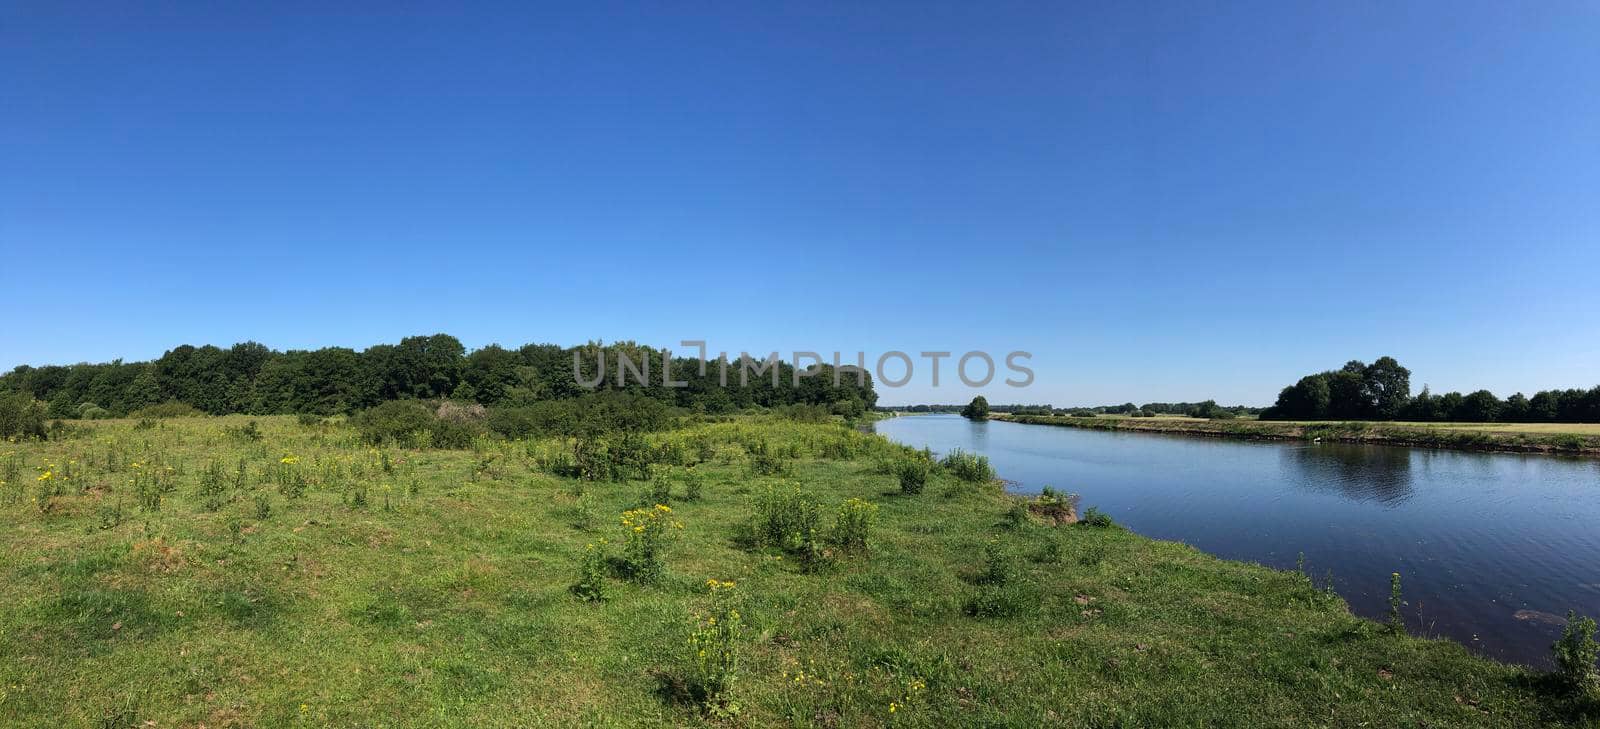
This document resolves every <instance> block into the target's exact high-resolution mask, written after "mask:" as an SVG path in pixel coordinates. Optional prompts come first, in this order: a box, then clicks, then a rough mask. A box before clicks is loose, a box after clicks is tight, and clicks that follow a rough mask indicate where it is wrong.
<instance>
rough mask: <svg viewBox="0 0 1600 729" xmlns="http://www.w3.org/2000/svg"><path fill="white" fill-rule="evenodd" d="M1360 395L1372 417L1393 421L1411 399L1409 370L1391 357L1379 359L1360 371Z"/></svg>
mask: <svg viewBox="0 0 1600 729" xmlns="http://www.w3.org/2000/svg"><path fill="white" fill-rule="evenodd" d="M1361 380H1362V394H1363V396H1364V397H1365V399H1366V401H1367V402H1366V405H1367V407H1368V408H1370V409H1371V413H1372V416H1373V417H1376V418H1379V419H1381V420H1393V419H1395V418H1396V417H1397V416H1399V415H1400V411H1401V409H1403V408H1404V407H1405V405H1406V401H1407V400H1410V399H1411V370H1408V369H1406V368H1405V367H1402V366H1400V362H1399V361H1397V360H1396V359H1395V358H1393V357H1379V358H1378V359H1377V361H1375V362H1373V363H1372V364H1370V365H1367V366H1366V367H1365V368H1364V369H1362V371H1361Z"/></svg>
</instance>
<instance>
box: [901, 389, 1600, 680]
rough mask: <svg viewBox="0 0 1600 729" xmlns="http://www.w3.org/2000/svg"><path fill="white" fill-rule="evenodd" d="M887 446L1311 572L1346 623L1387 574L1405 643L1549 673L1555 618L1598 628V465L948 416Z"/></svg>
mask: <svg viewBox="0 0 1600 729" xmlns="http://www.w3.org/2000/svg"><path fill="white" fill-rule="evenodd" d="M874 427H875V429H876V431H877V432H879V433H882V434H883V435H885V436H887V437H888V438H890V439H891V440H894V441H896V442H899V443H905V444H907V445H911V446H915V447H918V448H922V447H924V446H926V447H929V448H932V449H933V450H934V451H936V452H938V453H941V454H943V453H946V452H948V451H950V450H951V449H953V448H962V449H964V450H968V451H973V452H977V453H980V454H983V455H986V456H988V457H989V459H990V461H991V462H992V463H993V465H994V467H995V470H996V471H997V472H999V474H1000V477H1001V478H1004V479H1007V480H1009V481H1012V482H1014V483H1013V484H1012V489H1013V490H1015V491H1016V492H1019V493H1037V492H1038V491H1039V490H1040V489H1041V488H1043V487H1045V486H1054V487H1056V488H1058V489H1062V490H1066V491H1071V492H1074V493H1077V494H1081V495H1082V497H1083V502H1082V503H1083V506H1098V507H1100V508H1101V509H1102V510H1103V511H1105V512H1107V513H1108V514H1110V515H1111V516H1112V517H1113V518H1115V519H1116V520H1117V521H1118V522H1120V523H1122V524H1125V525H1127V526H1128V527H1129V528H1131V529H1133V530H1134V531H1136V532H1138V533H1140V534H1143V535H1146V536H1150V537H1155V538H1157V539H1171V540H1177V541H1182V542H1186V543H1188V544H1191V545H1194V546H1195V547H1198V548H1200V549H1203V550H1205V551H1207V552H1210V553H1211V554H1215V555H1217V556H1219V557H1224V558H1227V559H1236V560H1248V561H1252V562H1259V563H1262V564H1265V565H1270V566H1273V567H1279V568H1285V569H1293V568H1294V567H1295V563H1296V560H1297V556H1298V555H1299V554H1300V553H1302V552H1304V553H1305V560H1306V571H1307V572H1308V573H1310V574H1311V575H1312V576H1313V577H1314V578H1315V579H1316V581H1317V584H1319V585H1320V584H1322V582H1323V579H1324V576H1325V574H1326V572H1327V571H1328V570H1332V571H1333V584H1334V588H1335V589H1336V590H1337V591H1338V592H1339V594H1340V595H1343V596H1344V598H1345V599H1346V600H1348V601H1349V603H1350V606H1351V609H1353V610H1354V611H1355V612H1356V613H1357V614H1359V615H1364V616H1368V617H1375V618H1381V617H1382V616H1384V615H1386V614H1387V612H1388V593H1389V573H1391V572H1399V573H1401V576H1402V581H1403V583H1404V587H1405V596H1406V600H1407V603H1408V605H1407V606H1406V608H1405V611H1406V618H1407V622H1408V624H1409V627H1410V628H1411V631H1412V632H1413V633H1422V632H1426V633H1428V634H1430V635H1435V636H1445V637H1449V638H1453V639H1455V640H1457V641H1460V642H1461V643H1464V644H1466V645H1468V646H1471V647H1472V648H1473V649H1474V650H1476V651H1478V652H1480V653H1482V654H1484V655H1488V656H1491V657H1494V658H1497V659H1500V660H1503V661H1510V662H1517V663H1524V664H1529V665H1534V666H1540V667H1547V666H1549V665H1550V659H1549V656H1550V643H1551V642H1553V641H1554V640H1555V639H1556V638H1557V637H1559V636H1560V634H1561V623H1562V622H1563V621H1564V616H1565V615H1566V612H1567V610H1568V609H1575V610H1577V611H1579V612H1580V613H1587V614H1589V615H1591V616H1600V460H1580V459H1563V458H1556V457H1552V456H1536V455H1515V454H1498V453H1473V452H1460V451H1443V450H1425V449H1412V448H1401V447H1395V446H1366V445H1350V444H1342V443H1279V442H1248V441H1229V440H1216V439H1210V438H1197V437H1187V436H1167V435H1154V434H1146V433H1111V432H1104V431H1093V430H1080V429H1077V428H1063V427H1054V426H1044V425H1019V424H1016V423H1002V422H987V423H973V422H969V421H967V420H966V419H965V418H962V417H960V416H955V415H917V416H908V417H899V418H893V419H890V420H884V421H880V422H878V423H877V424H876V425H875V426H874Z"/></svg>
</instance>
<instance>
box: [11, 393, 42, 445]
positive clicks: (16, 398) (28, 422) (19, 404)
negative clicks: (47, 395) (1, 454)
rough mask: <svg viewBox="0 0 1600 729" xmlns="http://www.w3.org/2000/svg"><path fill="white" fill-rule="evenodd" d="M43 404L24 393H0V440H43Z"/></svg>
mask: <svg viewBox="0 0 1600 729" xmlns="http://www.w3.org/2000/svg"><path fill="white" fill-rule="evenodd" d="M44 420H45V418H44V403H42V402H39V401H37V400H34V399H33V396H32V395H29V394H27V393H24V392H13V393H0V439H11V438H15V439H18V440H24V439H30V438H32V439H43V438H44V437H45V428H44Z"/></svg>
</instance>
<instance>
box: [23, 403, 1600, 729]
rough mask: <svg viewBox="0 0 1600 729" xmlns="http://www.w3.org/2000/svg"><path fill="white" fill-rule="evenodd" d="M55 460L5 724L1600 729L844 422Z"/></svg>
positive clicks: (1518, 677)
mask: <svg viewBox="0 0 1600 729" xmlns="http://www.w3.org/2000/svg"><path fill="white" fill-rule="evenodd" d="M53 436H54V437H53V438H52V439H51V440H49V441H43V442H38V441H34V442H23V443H4V444H0V481H3V484H0V545H3V555H4V559H3V561H0V586H3V588H4V594H5V595H6V600H5V608H4V610H3V611H0V658H3V660H0V724H4V725H5V726H41V727H42V726H51V727H55V726H63V725H65V726H98V727H135V726H146V725H149V726H206V727H222V726H271V727H301V726H305V727H310V726H374V727H377V726H384V727H400V726H429V727H434V726H575V725H584V726H634V725H701V724H705V725H719V726H772V725H795V726H890V725H906V726H941V727H942V726H953V725H992V726H1153V725H1249V726H1307V725H1313V726H1315V725H1326V726H1357V725H1372V726H1396V725H1407V726H1412V725H1435V726H1437V725H1445V726H1472V725H1481V726H1527V725H1533V724H1571V725H1581V724H1583V723H1585V722H1594V721H1596V718H1597V716H1600V709H1597V707H1596V703H1595V699H1594V697H1593V694H1592V693H1590V694H1585V693H1583V692H1582V691H1579V690H1574V689H1572V688H1569V687H1568V685H1567V684H1564V683H1562V681H1561V680H1559V678H1558V677H1556V676H1554V675H1546V674H1539V673H1535V672H1530V671H1527V670H1524V669H1521V668H1517V667H1512V666H1506V665H1501V664H1497V663H1494V662H1492V661H1488V660H1485V659H1481V658H1478V657H1475V656H1472V655H1470V654H1469V653H1468V652H1467V651H1466V650H1465V649H1464V648H1462V647H1461V646H1459V645H1456V644H1454V643H1449V642H1445V641H1440V640H1427V639H1422V638H1417V637H1412V636H1407V635H1404V634H1403V632H1397V631H1395V630H1393V629H1391V627H1390V626H1387V625H1384V624H1380V623H1377V622H1373V621H1368V620H1363V619H1359V618H1356V617H1354V616H1352V615H1351V614H1350V613H1349V611H1348V610H1347V609H1346V606H1345V605H1344V603H1343V601H1342V600H1340V599H1339V598H1338V597H1337V596H1336V595H1333V594H1332V593H1331V592H1330V591H1329V590H1326V589H1323V587H1322V586H1319V585H1318V584H1316V583H1315V582H1314V580H1313V579H1311V578H1309V577H1307V576H1305V575H1302V574H1299V573H1297V572H1293V571H1278V570H1272V569H1268V568H1265V567H1261V566H1257V565H1251V564H1243V563H1236V562H1227V561H1223V560H1219V559H1215V558H1213V557H1210V556H1208V555H1205V554H1203V553H1201V552H1199V551H1197V550H1195V549H1192V548H1190V547H1187V546H1184V545H1181V544H1176V543H1170V542H1160V541H1155V540H1151V539H1146V538H1143V537H1140V536H1138V535H1136V534H1133V533H1130V532H1128V531H1126V530H1124V529H1122V528H1120V527H1118V526H1117V525H1116V524H1115V521H1114V520H1115V515H1114V514H1112V515H1106V514H1100V513H1098V512H1096V511H1092V510H1086V511H1084V512H1083V513H1081V514H1080V513H1078V511H1077V509H1076V505H1075V504H1074V503H1073V499H1072V498H1071V497H1070V495H1067V494H1059V493H1055V492H1051V493H1048V494H1046V495H1044V496H1041V497H1038V498H1035V499H1032V500H1028V501H1024V500H1020V499H1017V498H1014V497H1010V496H1007V495H1005V494H1004V493H1002V492H1001V491H1000V490H999V487H998V485H997V483H996V482H994V481H992V478H993V476H994V474H993V472H992V471H991V470H989V468H988V464H987V463H986V462H985V461H983V460H982V459H981V458H977V457H974V456H969V455H964V454H953V455H952V456H950V457H948V458H946V459H945V460H943V461H942V462H941V461H934V460H933V459H932V458H931V457H929V456H928V455H926V454H921V453H918V452H915V451H910V450H908V449H905V448H903V447H900V446H896V445H893V444H890V443H889V442H887V441H885V440H883V439H881V438H879V437H876V436H870V435H866V434H862V433H860V432H857V431H855V430H852V429H850V428H848V427H845V426H844V425H841V424H839V423H837V422H832V423H801V422H793V421H790V420H786V419H782V418H777V417H771V416H746V417H739V418H733V419H720V420H718V421H715V422H712V421H707V420H703V419H693V418H688V419H680V420H679V421H678V422H677V423H676V425H675V427H672V428H670V429H667V430H664V431H661V432H654V433H647V434H643V435H629V436H627V437H626V438H624V439H623V440H622V441H616V442H613V443H611V448H610V450H609V452H610V453H612V454H613V455H614V456H615V455H617V454H621V453H624V452H627V453H633V454H635V456H634V457H631V458H628V459H614V460H613V462H612V463H611V466H612V467H611V468H605V469H593V468H588V467H586V466H584V465H583V464H584V463H587V459H589V458H590V457H591V456H592V453H589V452H588V451H585V450H584V448H583V447H582V446H581V444H579V443H578V442H576V441H569V440H565V439H544V440H538V439H536V440H505V439H494V438H489V437H478V438H475V439H474V440H473V441H472V442H471V444H470V445H469V446H468V447H464V448H458V449H438V448H431V447H429V448H417V447H410V448H402V447H399V446H397V445H393V444H384V445H375V444H373V443H371V442H368V441H366V440H364V439H363V438H362V436H361V433H360V432H358V431H357V430H356V429H355V428H354V427H352V426H351V424H350V423H349V422H348V421H346V420H344V419H342V418H336V419H327V420H324V419H320V418H313V417H303V418H299V419H297V418H292V417H261V418H249V417H245V416H227V417H220V418H210V417H201V418H175V419H167V420H144V421H129V420H102V421H93V422H85V423H82V424H79V425H72V426H68V427H66V428H65V429H62V430H58V431H57V432H56V433H53ZM424 440H426V439H424ZM624 444H626V445H627V447H626V448H623V447H622V446H623V445H624ZM1079 516H1082V517H1083V518H1082V519H1081V520H1079V519H1077V517H1079ZM1402 589H1403V587H1402ZM1591 662H1592V660H1591Z"/></svg>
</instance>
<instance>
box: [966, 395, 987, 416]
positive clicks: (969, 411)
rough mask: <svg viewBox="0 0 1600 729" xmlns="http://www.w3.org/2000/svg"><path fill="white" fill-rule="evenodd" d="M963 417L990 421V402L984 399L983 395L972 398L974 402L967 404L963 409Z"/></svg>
mask: <svg viewBox="0 0 1600 729" xmlns="http://www.w3.org/2000/svg"><path fill="white" fill-rule="evenodd" d="M961 415H962V417H965V418H970V419H972V420H988V419H989V401H988V400H986V399H984V397H983V396H982V395H979V396H977V397H975V398H972V402H970V403H967V406H966V407H965V408H962V409H961Z"/></svg>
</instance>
